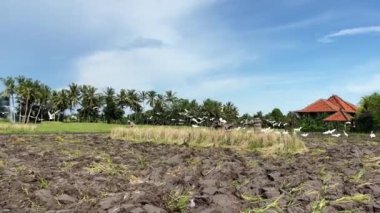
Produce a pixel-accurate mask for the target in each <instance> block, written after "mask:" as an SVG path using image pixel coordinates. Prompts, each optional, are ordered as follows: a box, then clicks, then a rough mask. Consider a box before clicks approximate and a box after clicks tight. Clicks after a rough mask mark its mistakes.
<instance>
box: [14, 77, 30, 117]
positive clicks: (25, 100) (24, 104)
mask: <svg viewBox="0 0 380 213" xmlns="http://www.w3.org/2000/svg"><path fill="white" fill-rule="evenodd" d="M16 80H17V93H18V94H19V97H20V99H19V102H20V113H19V122H23V123H25V121H26V116H27V113H28V110H29V101H30V98H31V95H32V90H33V86H34V84H33V81H32V79H30V78H25V77H24V76H19V77H17V78H16ZM22 109H24V117H23V119H21V114H22Z"/></svg>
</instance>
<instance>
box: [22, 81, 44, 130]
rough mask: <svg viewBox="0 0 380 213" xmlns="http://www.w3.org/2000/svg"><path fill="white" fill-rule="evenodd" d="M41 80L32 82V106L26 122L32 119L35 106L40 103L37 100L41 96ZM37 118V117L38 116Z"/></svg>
mask: <svg viewBox="0 0 380 213" xmlns="http://www.w3.org/2000/svg"><path fill="white" fill-rule="evenodd" d="M41 85H42V84H41V82H40V81H38V80H37V81H34V82H33V83H32V88H31V89H32V92H31V95H30V108H29V113H28V116H27V118H26V123H29V119H30V116H31V114H32V111H33V107H34V106H35V105H36V104H38V103H36V101H39V98H40V96H41V94H40V89H41ZM36 119H37V118H36Z"/></svg>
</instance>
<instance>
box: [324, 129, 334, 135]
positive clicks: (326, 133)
mask: <svg viewBox="0 0 380 213" xmlns="http://www.w3.org/2000/svg"><path fill="white" fill-rule="evenodd" d="M335 131H336V129H333V130H327V131H326V132H323V133H322V134H324V135H328V134H333V133H334V132H335Z"/></svg>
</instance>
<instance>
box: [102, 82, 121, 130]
mask: <svg viewBox="0 0 380 213" xmlns="http://www.w3.org/2000/svg"><path fill="white" fill-rule="evenodd" d="M104 98H105V107H104V109H103V112H104V117H105V119H106V120H107V123H111V121H112V120H120V119H121V118H122V117H123V114H124V111H123V109H122V108H121V107H118V106H117V104H116V102H115V99H116V97H115V90H114V89H113V88H111V87H108V88H107V89H106V91H105V92H104Z"/></svg>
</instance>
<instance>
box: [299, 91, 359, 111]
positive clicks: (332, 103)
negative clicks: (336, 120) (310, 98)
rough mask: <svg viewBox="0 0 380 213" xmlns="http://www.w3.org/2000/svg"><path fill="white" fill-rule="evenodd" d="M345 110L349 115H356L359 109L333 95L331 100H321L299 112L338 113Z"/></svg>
mask: <svg viewBox="0 0 380 213" xmlns="http://www.w3.org/2000/svg"><path fill="white" fill-rule="evenodd" d="M339 110H343V111H345V112H348V113H355V112H356V110H357V107H356V106H355V105H353V104H351V103H348V102H346V101H344V100H343V99H341V98H340V97H339V96H337V95H332V96H331V97H330V98H329V99H327V100H325V99H319V100H317V101H315V102H314V103H312V104H310V105H309V106H307V107H305V108H304V109H302V110H299V111H297V112H300V113H311V112H338V111H339Z"/></svg>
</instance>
